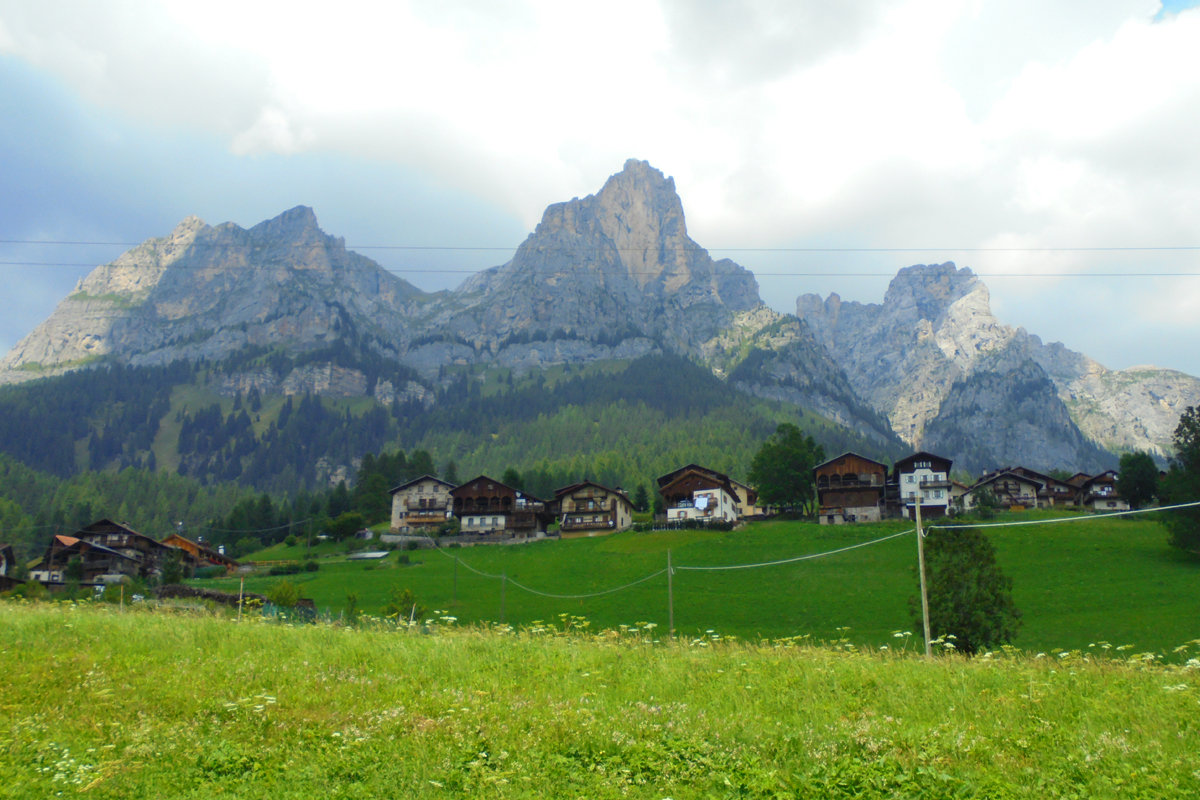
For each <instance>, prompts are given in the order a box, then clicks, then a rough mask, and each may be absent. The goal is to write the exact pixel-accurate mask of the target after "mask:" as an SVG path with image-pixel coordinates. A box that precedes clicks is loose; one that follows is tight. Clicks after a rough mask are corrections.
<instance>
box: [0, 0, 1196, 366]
mask: <svg viewBox="0 0 1200 800" xmlns="http://www.w3.org/2000/svg"><path fill="white" fill-rule="evenodd" d="M1197 1H1198V0H1174V1H1173V2H1167V3H1165V4H1163V3H1160V2H1158V0H1137V1H1136V2H1135V1H1133V0H1128V1H1123V0H1089V2H1074V1H1073V0H1062V1H1061V2H1055V3H1045V2H1032V1H1029V2H1026V0H1004V2H999V1H995V2H994V1H993V0H957V1H955V0H860V1H858V2H855V1H852V0H845V2H839V3H829V2H825V1H823V0H821V1H818V0H744V1H743V2H737V1H736V0H727V1H724V2H718V1H717V0H656V1H652V0H637V1H636V2H633V1H631V0H630V1H627V0H610V2H607V3H573V2H563V0H546V1H545V2H543V1H542V0H487V2H483V1H482V0H467V1H465V2H450V1H448V0H441V1H440V2H403V0H392V1H391V2H386V3H379V2H353V0H346V1H344V2H342V3H338V4H336V5H331V4H329V3H315V2H313V3H306V2H300V1H297V2H290V3H286V4H285V3H278V2H254V1H253V0H237V2H233V0H228V1H227V0H208V2H205V3H195V2H183V1H182V0H109V1H108V2H102V3H87V2H81V1H80V0H75V1H74V2H65V1H63V0H40V2H38V3H28V2H24V1H23V0H0V240H4V241H3V242H0V262H21V263H20V264H2V263H0V292H2V293H3V295H4V296H5V297H6V298H8V300H9V302H8V304H7V311H6V313H5V314H3V315H0V351H7V350H8V349H9V348H10V347H11V346H12V345H13V344H15V343H16V341H17V340H18V339H19V338H20V337H21V336H23V335H24V334H26V333H28V332H29V331H30V330H32V329H33V328H34V327H35V326H36V325H37V324H38V323H40V322H41V321H42V320H44V319H45V318H46V317H47V316H48V315H49V314H50V312H51V311H52V310H53V308H54V306H55V305H56V304H57V303H58V301H59V300H61V299H62V298H63V297H64V296H65V295H66V294H67V293H68V292H69V291H70V290H71V288H72V287H73V286H74V284H75V282H76V281H77V280H78V279H79V278H80V277H82V276H83V275H85V274H86V273H87V272H88V271H89V270H90V268H91V266H94V265H96V264H100V263H105V262H107V261H110V260H112V259H113V258H115V257H116V256H117V255H119V254H120V253H121V252H122V251H123V250H125V249H127V248H126V247H123V246H120V245H77V244H65V242H138V241H142V240H144V239H146V238H149V237H152V236H162V235H165V234H166V233H168V232H169V231H170V230H171V229H172V228H173V227H174V226H175V225H176V224H178V222H179V221H180V220H182V219H183V218H184V217H186V216H188V215H190V214H196V215H198V216H200V217H201V218H203V219H204V220H205V221H207V222H209V223H210V224H218V223H221V222H224V221H233V222H236V223H238V224H239V225H243V226H250V225H253V224H256V223H257V222H260V221H262V220H264V219H268V218H270V217H273V216H275V215H277V214H278V213H280V212H281V211H283V210H285V209H288V208H291V207H293V206H296V205H300V204H303V205H309V206H312V207H313V208H314V209H315V211H316V213H317V217H318V219H319V220H320V223H321V225H322V227H323V228H324V230H325V231H326V232H328V233H331V234H334V235H337V236H344V237H345V238H346V240H347V244H348V245H350V246H351V247H354V246H360V247H369V246H380V245H394V246H428V247H451V248H453V247H460V248H489V249H463V250H436V251H430V250H425V251H420V250H408V251H405V250H373V249H364V250H362V251H361V252H364V253H365V254H367V255H369V256H371V257H372V258H375V259H376V260H378V261H379V262H380V263H381V264H383V265H384V266H385V267H387V268H390V269H396V270H413V271H411V272H405V273H404V274H403V277H405V278H407V279H408V280H410V281H411V282H413V283H414V284H416V285H417V286H419V287H421V288H423V289H428V290H436V289H444V288H451V287H453V286H455V285H457V284H458V283H460V282H461V281H462V280H463V278H464V277H465V276H466V274H468V273H469V272H470V271H474V270H478V269H482V268H485V267H488V266H492V265H495V264H500V263H504V262H505V261H507V260H508V258H509V257H510V256H511V254H512V251H513V250H514V249H515V248H516V246H517V245H518V244H520V242H521V241H522V240H523V239H524V238H525V236H526V235H528V233H529V232H530V231H531V230H532V228H533V227H534V226H535V225H536V224H537V222H538V220H539V219H540V218H541V215H542V212H543V210H544V209H545V207H546V206H547V205H549V204H550V203H554V202H559V201H563V200H567V199H570V198H572V197H582V196H584V195H587V194H591V193H594V192H596V191H597V190H598V189H599V188H600V187H601V186H602V185H603V183H604V180H605V179H606V178H607V177H608V176H609V175H610V174H612V173H614V172H617V171H619V170H620V169H621V166H622V164H623V163H624V161H625V160H626V159H627V158H631V157H632V158H639V159H645V160H648V161H649V162H650V163H651V164H652V165H654V166H655V167H657V168H659V169H661V170H662V171H663V172H665V173H666V174H668V175H671V176H674V178H675V182H676V187H677V189H678V191H679V193H680V196H681V198H682V200H683V204H684V209H685V212H686V214H687V221H688V229H689V233H690V234H691V236H692V238H693V239H695V240H696V241H697V242H698V243H699V244H700V245H702V246H704V247H706V248H708V249H709V250H710V251H711V252H712V254H713V256H714V257H730V258H733V259H734V260H735V261H737V262H738V263H740V264H742V265H743V266H746V267H747V268H749V269H751V270H753V271H754V272H755V273H756V275H757V276H758V280H759V284H760V287H761V292H762V296H763V299H764V300H765V301H766V302H767V303H768V304H769V305H770V306H772V307H773V308H775V309H776V310H778V311H782V312H794V310H795V299H796V297H797V296H798V295H800V294H805V293H818V294H821V295H822V296H827V295H828V294H829V293H830V292H837V293H838V294H839V295H840V296H841V297H842V299H843V301H846V300H857V301H860V302H880V301H881V300H882V298H883V294H884V291H885V290H886V288H887V283H888V280H889V277H890V276H892V275H894V274H895V272H896V271H897V270H898V269H900V268H902V267H905V266H908V265H910V264H916V263H941V262H944V261H954V262H955V263H957V264H958V265H959V266H969V267H971V268H972V269H973V270H974V271H975V272H977V273H979V274H980V275H982V276H984V280H985V282H986V283H987V284H988V286H989V287H990V289H991V292H992V304H993V310H994V311H995V313H996V315H997V316H998V317H999V318H1000V319H1001V320H1002V321H1003V322H1005V323H1007V324H1010V325H1022V326H1024V327H1025V328H1026V329H1027V330H1028V331H1029V332H1030V333H1034V334H1037V335H1039V336H1041V337H1042V339H1043V340H1044V341H1047V342H1049V341H1062V342H1063V343H1064V344H1066V345H1067V346H1068V347H1070V348H1072V349H1075V350H1079V351H1082V352H1084V353H1086V354H1088V355H1090V356H1092V357H1093V358H1095V359H1097V360H1098V361H1100V362H1101V363H1102V364H1104V365H1106V366H1108V367H1110V368H1114V369H1121V368H1127V367H1130V366H1134V365H1138V364H1157V365H1159V366H1164V367H1171V368H1174V369H1180V370H1183V371H1185V372H1189V373H1191V374H1195V375H1200V348H1198V347H1196V346H1195V345H1196V342H1197V341H1200V249H1191V250H1188V249H1180V248H1200V145H1197V142H1198V141H1200V135H1198V134H1197V131H1200V8H1196V7H1195V6H1196V5H1197ZM30 241H38V242H51V244H26V243H23V242H30ZM820 248H829V249H834V250H841V252H830V251H829V250H826V251H824V252H815V250H817V249H820ZM1104 248H1109V249H1104ZM1112 248H1144V249H1112ZM1163 248H1175V249H1163ZM28 262H39V263H42V264H54V265H65V266H28V265H27V264H28ZM1183 273H1191V274H1183Z"/></svg>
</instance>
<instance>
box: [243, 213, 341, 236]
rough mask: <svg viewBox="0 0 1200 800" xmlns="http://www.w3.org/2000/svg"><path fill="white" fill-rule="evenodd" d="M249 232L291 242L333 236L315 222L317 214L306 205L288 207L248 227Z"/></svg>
mask: <svg viewBox="0 0 1200 800" xmlns="http://www.w3.org/2000/svg"><path fill="white" fill-rule="evenodd" d="M250 233H251V235H253V236H254V237H255V238H256V239H266V240H268V241H284V242H288V243H291V244H306V243H316V242H324V241H325V240H326V239H331V238H333V237H331V236H329V235H328V234H326V233H325V232H324V231H323V230H321V226H320V225H319V224H318V223H317V215H316V214H315V213H314V212H313V210H312V209H311V208H309V207H308V206H296V207H295V208H289V209H288V210H287V211H284V212H283V213H282V214H280V215H279V216H277V217H274V218H272V219H269V220H266V221H265V222H260V223H258V224H257V225H255V226H254V227H253V228H250Z"/></svg>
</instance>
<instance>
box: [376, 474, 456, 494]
mask: <svg viewBox="0 0 1200 800" xmlns="http://www.w3.org/2000/svg"><path fill="white" fill-rule="evenodd" d="M421 481H435V482H437V483H440V484H442V485H443V486H449V487H450V488H451V489H457V488H458V485H457V484H453V483H450V482H449V481H444V480H442V479H441V478H438V477H435V476H433V475H422V476H421V477H419V478H413V479H412V480H411V481H409V482H408V483H402V484H400V485H399V486H397V487H396V488H395V489H389V490H388V494H395V493H396V492H399V491H403V490H404V489H407V488H408V487H410V486H412V485H413V484H415V483H420V482H421Z"/></svg>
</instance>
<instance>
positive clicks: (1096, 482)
mask: <svg viewBox="0 0 1200 800" xmlns="http://www.w3.org/2000/svg"><path fill="white" fill-rule="evenodd" d="M1079 505H1081V506H1083V507H1084V508H1090V509H1092V510H1093V511H1128V510H1129V501H1128V500H1126V499H1125V498H1123V497H1121V495H1120V493H1119V492H1118V491H1117V472H1116V470H1111V469H1110V470H1108V471H1107V472H1101V473H1100V474H1099V475H1094V476H1092V477H1090V478H1088V479H1087V480H1086V481H1084V482H1083V485H1082V486H1080V487H1079Z"/></svg>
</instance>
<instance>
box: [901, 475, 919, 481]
mask: <svg viewBox="0 0 1200 800" xmlns="http://www.w3.org/2000/svg"><path fill="white" fill-rule="evenodd" d="M915 480H916V478H915V477H914V476H912V475H905V476H904V482H905V483H912V482H913V481H915Z"/></svg>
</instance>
